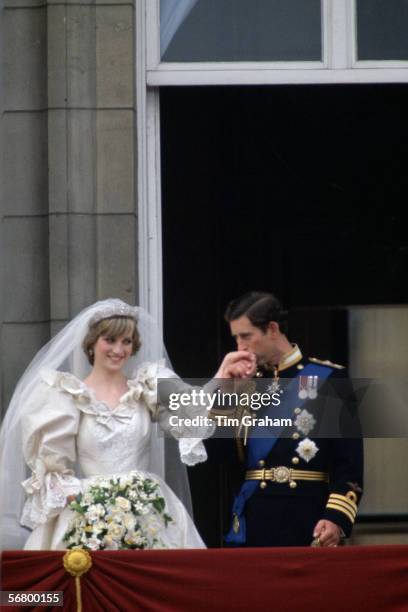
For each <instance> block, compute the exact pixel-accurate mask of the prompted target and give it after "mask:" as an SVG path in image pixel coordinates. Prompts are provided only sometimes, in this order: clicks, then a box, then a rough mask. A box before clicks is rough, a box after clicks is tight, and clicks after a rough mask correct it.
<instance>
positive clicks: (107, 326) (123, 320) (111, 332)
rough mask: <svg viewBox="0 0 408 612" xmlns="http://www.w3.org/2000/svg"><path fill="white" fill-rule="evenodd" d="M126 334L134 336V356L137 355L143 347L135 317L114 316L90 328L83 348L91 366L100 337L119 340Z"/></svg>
mask: <svg viewBox="0 0 408 612" xmlns="http://www.w3.org/2000/svg"><path fill="white" fill-rule="evenodd" d="M125 334H131V335H132V355H135V354H136V353H137V351H138V350H139V349H140V347H141V344H142V343H141V341H140V334H139V330H138V329H137V325H136V320H135V319H134V318H133V317H123V316H114V317H109V318H107V319H102V320H101V321H98V322H97V323H94V324H93V325H91V327H90V328H89V331H88V333H87V334H86V336H85V338H84V340H83V342H82V348H83V349H84V352H85V355H86V356H87V359H88V361H89V363H90V364H91V365H93V363H94V350H93V349H94V346H95V344H96V343H97V341H98V338H99V337H100V336H102V335H103V336H110V337H111V338H119V337H120V336H124V335H125Z"/></svg>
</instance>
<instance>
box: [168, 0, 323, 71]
mask: <svg viewBox="0 0 408 612" xmlns="http://www.w3.org/2000/svg"><path fill="white" fill-rule="evenodd" d="M320 4H321V3H320V0H161V1H160V17H161V19H160V21H161V24H160V38H161V57H162V61H166V62H222V61H224V62H233V61H274V60H275V61H296V60H297V61H320V60H321V59H322V42H321V39H322V33H321V13H320V11H321V6H320Z"/></svg>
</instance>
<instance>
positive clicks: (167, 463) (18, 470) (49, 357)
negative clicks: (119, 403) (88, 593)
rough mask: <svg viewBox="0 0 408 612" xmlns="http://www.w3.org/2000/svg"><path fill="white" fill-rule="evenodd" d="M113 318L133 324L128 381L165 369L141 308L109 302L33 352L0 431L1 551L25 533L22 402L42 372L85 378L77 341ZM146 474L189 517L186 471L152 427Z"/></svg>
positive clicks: (157, 338)
mask: <svg viewBox="0 0 408 612" xmlns="http://www.w3.org/2000/svg"><path fill="white" fill-rule="evenodd" d="M114 315H125V316H133V317H134V318H135V319H136V320H137V326H138V330H139V333H140V338H141V342H142V345H141V348H140V349H139V351H138V352H137V353H136V355H134V356H133V357H131V358H130V359H129V361H128V362H127V364H126V368H125V374H126V375H127V376H128V377H129V378H131V377H132V376H133V375H134V372H135V370H136V369H137V368H138V366H140V365H141V364H142V363H145V362H155V361H158V360H159V359H164V360H165V364H166V366H167V367H170V363H169V360H168V357H167V353H166V350H165V347H164V342H163V338H162V334H161V331H160V329H159V328H158V326H157V324H156V322H155V321H154V319H153V318H152V317H151V316H150V315H149V314H148V313H147V312H146V311H145V310H144V309H143V308H139V307H134V306H129V305H128V304H126V303H125V302H122V301H121V300H118V299H113V298H111V299H108V300H103V301H100V302H96V303H95V304H93V305H92V306H89V307H88V308H85V309H84V310H82V311H81V312H80V313H79V314H78V315H77V316H76V317H75V318H74V319H72V321H70V322H69V323H68V324H67V325H66V326H65V327H64V328H63V329H62V330H61V331H60V332H59V333H58V334H57V335H56V336H55V337H54V338H52V339H51V340H50V341H49V342H48V343H47V344H46V345H45V346H44V347H43V348H42V349H41V350H40V351H39V352H38V353H37V355H36V356H35V357H34V359H33V360H32V361H31V363H30V365H29V366H28V367H27V369H26V370H25V372H24V374H23V375H22V377H21V378H20V380H19V382H18V384H17V386H16V389H15V391H14V394H13V396H12V398H11V401H10V404H9V407H8V410H7V413H6V415H5V417H4V420H3V424H2V428H1V432H0V469H1V473H0V521H1V522H0V544H1V549H3V550H4V549H21V548H23V546H24V542H25V540H26V538H27V536H28V533H29V532H28V530H26V529H25V528H23V527H22V526H21V525H20V522H19V519H20V516H21V511H22V507H23V504H24V490H23V487H22V486H21V482H22V481H23V480H25V478H27V476H28V474H27V473H26V470H27V468H26V465H25V461H24V457H23V450H22V428H21V425H22V422H23V420H24V417H25V406H26V400H27V398H29V397H30V394H31V393H32V391H33V389H34V388H35V386H36V385H37V384H38V381H39V374H40V371H41V370H43V369H51V370H60V371H64V372H71V373H72V374H74V375H75V376H76V377H77V378H79V379H81V380H83V379H84V378H86V376H87V375H88V373H89V371H90V368H91V366H90V365H89V363H88V360H87V358H86V356H85V354H84V352H83V350H82V341H83V339H84V337H85V335H86V333H87V331H88V328H89V324H90V322H91V321H95V320H100V319H103V318H107V317H110V316H114ZM149 471H151V472H153V473H155V474H158V475H159V476H161V477H162V478H163V479H164V480H166V482H167V483H168V484H169V486H170V487H171V488H172V489H173V490H174V492H175V493H176V495H177V496H178V497H179V498H180V499H181V500H182V501H183V503H184V505H185V506H186V508H187V510H188V511H190V512H191V498H190V490H189V485H188V478H187V471H186V468H185V466H184V465H183V464H182V463H181V461H180V457H179V452H178V445H177V442H176V441H175V440H172V439H169V438H164V437H163V435H160V434H159V433H158V429H157V425H154V427H153V428H152V437H151V445H150V461H149Z"/></svg>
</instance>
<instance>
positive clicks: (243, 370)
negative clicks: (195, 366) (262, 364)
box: [214, 351, 256, 378]
mask: <svg viewBox="0 0 408 612" xmlns="http://www.w3.org/2000/svg"><path fill="white" fill-rule="evenodd" d="M255 372H256V356H255V354H254V353H250V352H249V351H233V352H231V353H228V354H227V355H225V357H224V359H223V361H222V363H221V365H220V367H219V370H218V372H217V373H216V375H215V377H214V378H250V377H252V376H253V375H254V374H255Z"/></svg>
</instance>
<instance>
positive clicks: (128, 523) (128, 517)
mask: <svg viewBox="0 0 408 612" xmlns="http://www.w3.org/2000/svg"><path fill="white" fill-rule="evenodd" d="M123 524H124V526H125V527H126V529H128V530H129V531H133V529H134V528H135V525H136V517H135V516H134V515H133V514H131V513H130V512H127V513H126V514H125V515H124V517H123Z"/></svg>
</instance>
